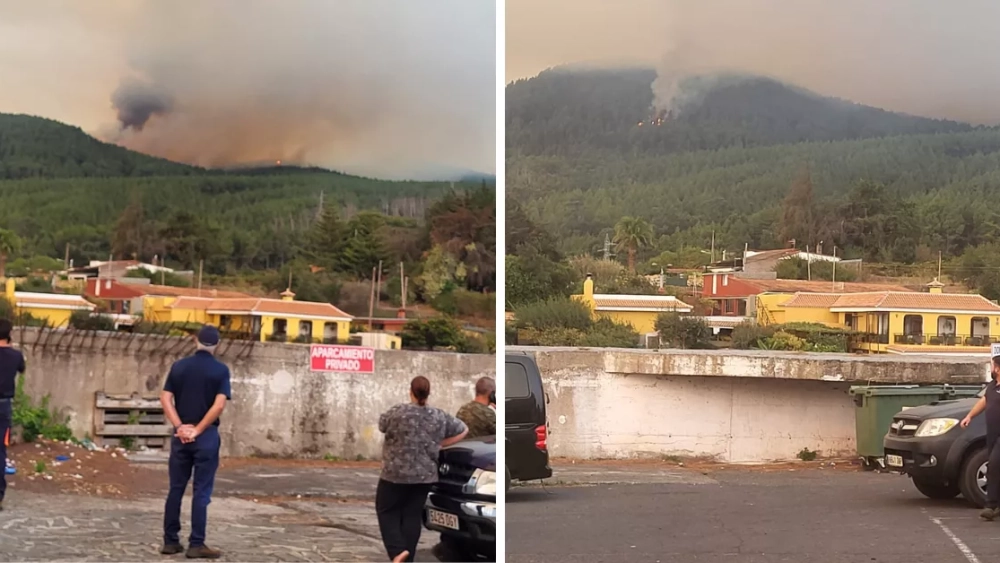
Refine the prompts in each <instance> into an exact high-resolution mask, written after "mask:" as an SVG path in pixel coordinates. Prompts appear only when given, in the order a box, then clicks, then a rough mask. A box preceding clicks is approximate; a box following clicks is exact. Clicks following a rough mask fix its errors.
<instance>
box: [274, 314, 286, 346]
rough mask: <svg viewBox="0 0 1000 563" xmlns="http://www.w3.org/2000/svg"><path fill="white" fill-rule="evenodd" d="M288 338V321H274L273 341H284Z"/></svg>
mask: <svg viewBox="0 0 1000 563" xmlns="http://www.w3.org/2000/svg"><path fill="white" fill-rule="evenodd" d="M287 338H288V321H287V320H285V319H274V330H273V331H272V332H271V339H272V340H277V341H284V340H285V339H287Z"/></svg>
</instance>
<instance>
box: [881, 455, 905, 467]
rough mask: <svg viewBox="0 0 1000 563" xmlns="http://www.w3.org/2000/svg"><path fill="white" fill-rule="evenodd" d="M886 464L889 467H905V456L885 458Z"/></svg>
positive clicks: (888, 456)
mask: <svg viewBox="0 0 1000 563" xmlns="http://www.w3.org/2000/svg"><path fill="white" fill-rule="evenodd" d="M885 463H886V464H887V465H888V466H889V467H903V456H898V455H887V456H885Z"/></svg>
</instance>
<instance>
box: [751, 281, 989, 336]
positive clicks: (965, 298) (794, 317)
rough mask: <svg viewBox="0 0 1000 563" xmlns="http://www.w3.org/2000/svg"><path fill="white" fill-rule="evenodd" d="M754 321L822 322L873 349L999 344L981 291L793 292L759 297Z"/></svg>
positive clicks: (932, 286) (934, 287)
mask: <svg viewBox="0 0 1000 563" xmlns="http://www.w3.org/2000/svg"><path fill="white" fill-rule="evenodd" d="M757 309H758V322H760V324H765V325H766V324H776V323H791V322H812V323H822V324H826V325H829V326H836V327H840V328H845V329H848V330H852V331H854V332H857V333H859V336H858V338H857V339H856V342H855V343H854V345H853V348H854V349H855V350H858V351H865V352H874V353H894V354H905V353H920V354H926V353H936V352H949V353H951V352H982V348H983V347H988V346H989V345H990V344H991V343H994V342H1000V305H997V304H996V303H993V302H992V301H990V300H988V299H986V298H985V297H983V296H981V295H976V294H957V293H942V291H941V284H939V283H936V282H935V283H932V284H930V285H929V292H927V293H920V292H895V291H883V292H875V293H851V294H838V293H796V294H792V295H788V294H762V295H759V296H758V297H757Z"/></svg>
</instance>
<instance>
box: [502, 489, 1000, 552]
mask: <svg viewBox="0 0 1000 563" xmlns="http://www.w3.org/2000/svg"><path fill="white" fill-rule="evenodd" d="M695 475H696V476H697V477H698V478H699V479H694V478H693V479H692V480H691V481H690V482H688V483H660V484H634V485H596V486H578V487H548V488H545V489H543V488H538V487H530V488H516V489H513V490H511V492H510V493H509V494H508V495H507V506H506V509H507V519H506V537H507V541H506V561H508V562H515V563H529V562H531V563H534V562H538V563H541V562H546V563H548V562H559V561H566V562H570V561H573V562H576V561H582V560H584V559H585V560H587V561H594V562H600V561H609V562H610V561H649V562H664V563H665V562H668V561H670V562H688V561H690V562H692V563H702V562H716V561H719V562H723V561H724V562H727V563H773V562H779V561H780V562H795V563H801V562H805V561H823V562H824V563H847V562H851V563H855V562H858V563H859V562H873V561H874V562H880V563H896V562H899V563H918V562H924V561H928V562H930V561H933V562H936V563H980V562H982V563H985V562H987V561H997V560H998V559H1000V541H998V540H1000V521H997V522H993V523H988V522H982V521H980V520H979V518H978V513H979V511H978V510H976V509H974V508H971V507H970V506H969V505H967V504H965V503H964V501H963V500H962V499H961V498H958V499H956V500H954V501H945V502H942V501H931V500H928V499H926V498H924V497H923V496H921V495H920V493H918V492H917V491H916V489H914V488H913V486H912V485H911V484H910V482H909V481H908V480H907V479H906V478H905V477H901V476H897V475H886V474H875V473H862V472H847V471H842V470H825V471H823V470H818V469H811V470H807V471H795V472H789V471H781V472H777V473H758V472H753V471H743V470H726V471H722V472H717V473H712V474H709V475H708V476H707V477H708V479H705V478H704V476H701V475H700V474H694V475H693V476H695Z"/></svg>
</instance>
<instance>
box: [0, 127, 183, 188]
mask: <svg viewBox="0 0 1000 563" xmlns="http://www.w3.org/2000/svg"><path fill="white" fill-rule="evenodd" d="M199 172H202V171H201V170H200V169H198V168H195V167H192V166H187V165H185V164H178V163H176V162H170V161H169V160H164V159H162V158H155V157H151V156H147V155H144V154H139V153H137V152H132V151H130V150H127V149H123V148H121V147H118V146H115V145H110V144H108V143H102V142H101V141H98V140H97V139H95V138H93V137H91V136H90V135H87V134H86V133H84V132H83V130H81V129H80V128H79V127H70V126H68V125H64V124H62V123H59V122H58V121H53V120H51V119H44V118H41V117H34V116H30V115H12V114H7V113H0V179H19V178H39V177H41V178H78V177H82V178H93V177H100V178H107V177H115V176H127V177H137V176H166V175H169V176H184V175H190V174H197V173H199Z"/></svg>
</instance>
